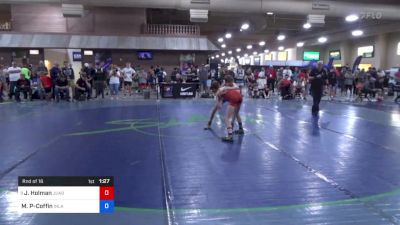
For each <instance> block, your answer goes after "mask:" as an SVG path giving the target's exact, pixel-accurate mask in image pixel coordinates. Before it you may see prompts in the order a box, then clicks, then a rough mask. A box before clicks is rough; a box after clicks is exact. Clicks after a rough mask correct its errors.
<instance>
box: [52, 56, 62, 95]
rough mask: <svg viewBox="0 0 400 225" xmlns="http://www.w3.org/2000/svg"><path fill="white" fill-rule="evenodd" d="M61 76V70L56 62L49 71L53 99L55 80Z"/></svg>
mask: <svg viewBox="0 0 400 225" xmlns="http://www.w3.org/2000/svg"><path fill="white" fill-rule="evenodd" d="M60 75H61V70H60V65H59V64H58V62H55V63H54V65H53V67H52V68H51V69H50V78H51V81H52V84H53V87H52V92H53V98H54V97H55V95H54V94H55V85H56V80H57V78H58V76H60Z"/></svg>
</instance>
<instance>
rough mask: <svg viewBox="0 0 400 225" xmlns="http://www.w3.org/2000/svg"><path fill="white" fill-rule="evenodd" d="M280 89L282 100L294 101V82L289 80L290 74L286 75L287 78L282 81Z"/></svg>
mask: <svg viewBox="0 0 400 225" xmlns="http://www.w3.org/2000/svg"><path fill="white" fill-rule="evenodd" d="M279 89H280V91H281V96H282V99H284V100H288V99H292V98H293V95H292V82H291V81H290V80H289V75H288V74H286V75H285V78H284V79H283V80H281V81H280V83H279Z"/></svg>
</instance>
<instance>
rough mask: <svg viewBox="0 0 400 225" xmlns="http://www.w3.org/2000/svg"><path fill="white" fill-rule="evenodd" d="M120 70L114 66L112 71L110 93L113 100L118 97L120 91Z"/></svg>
mask: <svg viewBox="0 0 400 225" xmlns="http://www.w3.org/2000/svg"><path fill="white" fill-rule="evenodd" d="M120 76H121V75H120V72H119V70H118V69H117V68H113V69H112V70H111V71H110V92H111V93H110V94H111V100H113V99H114V97H115V99H118V91H119V84H120V80H119V78H120Z"/></svg>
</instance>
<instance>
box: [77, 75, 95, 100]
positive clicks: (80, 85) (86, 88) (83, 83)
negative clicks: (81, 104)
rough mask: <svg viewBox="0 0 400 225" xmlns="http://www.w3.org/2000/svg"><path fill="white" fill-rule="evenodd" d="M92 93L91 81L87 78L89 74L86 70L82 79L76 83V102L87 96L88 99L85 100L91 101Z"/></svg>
mask: <svg viewBox="0 0 400 225" xmlns="http://www.w3.org/2000/svg"><path fill="white" fill-rule="evenodd" d="M91 92H92V86H91V84H90V83H89V79H88V77H87V74H86V72H85V70H82V71H81V73H80V78H79V79H78V80H77V81H76V84H75V99H76V100H78V101H79V100H82V99H83V97H82V96H84V95H85V94H86V97H85V99H90V97H89V96H90V95H91Z"/></svg>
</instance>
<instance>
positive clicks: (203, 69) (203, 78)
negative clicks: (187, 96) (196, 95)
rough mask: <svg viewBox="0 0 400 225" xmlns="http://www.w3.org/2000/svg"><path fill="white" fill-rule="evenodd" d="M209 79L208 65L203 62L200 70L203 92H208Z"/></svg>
mask: <svg viewBox="0 0 400 225" xmlns="http://www.w3.org/2000/svg"><path fill="white" fill-rule="evenodd" d="M207 80H208V70H207V68H206V66H205V65H204V64H203V65H202V66H201V68H200V71H199V81H200V90H201V92H203V93H206V92H207V91H208V87H207Z"/></svg>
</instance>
